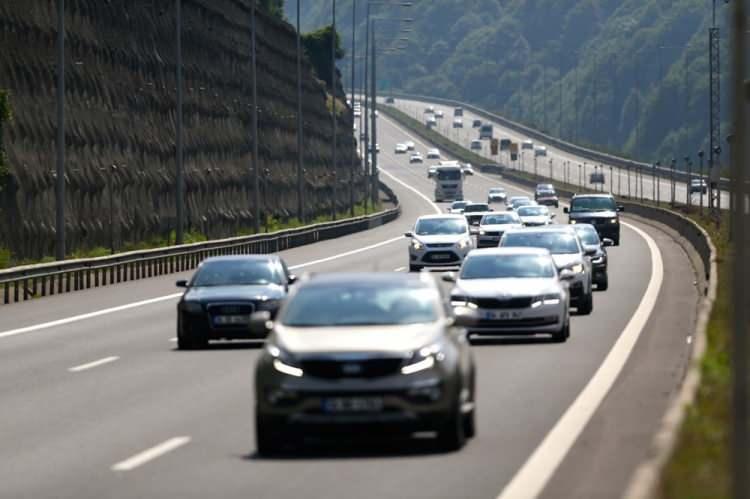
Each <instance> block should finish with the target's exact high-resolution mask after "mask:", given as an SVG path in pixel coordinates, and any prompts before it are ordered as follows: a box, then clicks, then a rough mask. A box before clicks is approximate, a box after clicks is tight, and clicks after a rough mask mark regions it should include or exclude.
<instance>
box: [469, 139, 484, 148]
mask: <svg viewBox="0 0 750 499" xmlns="http://www.w3.org/2000/svg"><path fill="white" fill-rule="evenodd" d="M470 148H471V150H472V151H481V150H482V141H481V140H472V141H471V146H470Z"/></svg>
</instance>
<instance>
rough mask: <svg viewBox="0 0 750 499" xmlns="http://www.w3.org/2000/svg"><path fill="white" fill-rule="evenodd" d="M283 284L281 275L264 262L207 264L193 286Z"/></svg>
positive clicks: (201, 269)
mask: <svg viewBox="0 0 750 499" xmlns="http://www.w3.org/2000/svg"><path fill="white" fill-rule="evenodd" d="M263 284H281V275H280V272H278V271H277V270H276V269H275V268H274V267H272V266H271V263H270V262H268V261H263V260H246V261H242V260H226V261H214V262H205V263H204V264H203V265H201V267H200V268H199V269H198V272H197V273H196V274H195V277H194V278H193V282H192V285H193V286H252V285H263Z"/></svg>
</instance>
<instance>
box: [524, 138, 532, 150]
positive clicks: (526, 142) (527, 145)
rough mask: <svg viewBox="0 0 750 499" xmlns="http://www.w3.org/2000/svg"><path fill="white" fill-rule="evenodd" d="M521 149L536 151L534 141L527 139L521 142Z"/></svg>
mask: <svg viewBox="0 0 750 499" xmlns="http://www.w3.org/2000/svg"><path fill="white" fill-rule="evenodd" d="M521 149H530V150H532V151H533V150H534V141H533V140H531V139H526V140H524V141H523V142H521Z"/></svg>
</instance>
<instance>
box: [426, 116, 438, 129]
mask: <svg viewBox="0 0 750 499" xmlns="http://www.w3.org/2000/svg"><path fill="white" fill-rule="evenodd" d="M425 125H426V126H427V128H432V127H434V126H437V120H436V119H435V117H434V116H428V117H427V121H426V122H425Z"/></svg>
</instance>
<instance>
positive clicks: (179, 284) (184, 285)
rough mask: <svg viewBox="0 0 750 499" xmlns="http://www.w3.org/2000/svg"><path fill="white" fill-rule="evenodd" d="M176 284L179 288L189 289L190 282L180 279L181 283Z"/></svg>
mask: <svg viewBox="0 0 750 499" xmlns="http://www.w3.org/2000/svg"><path fill="white" fill-rule="evenodd" d="M174 284H175V286H177V287H178V288H187V287H188V282H187V280H185V279H180V280H179V281H177V282H176V283H174Z"/></svg>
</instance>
